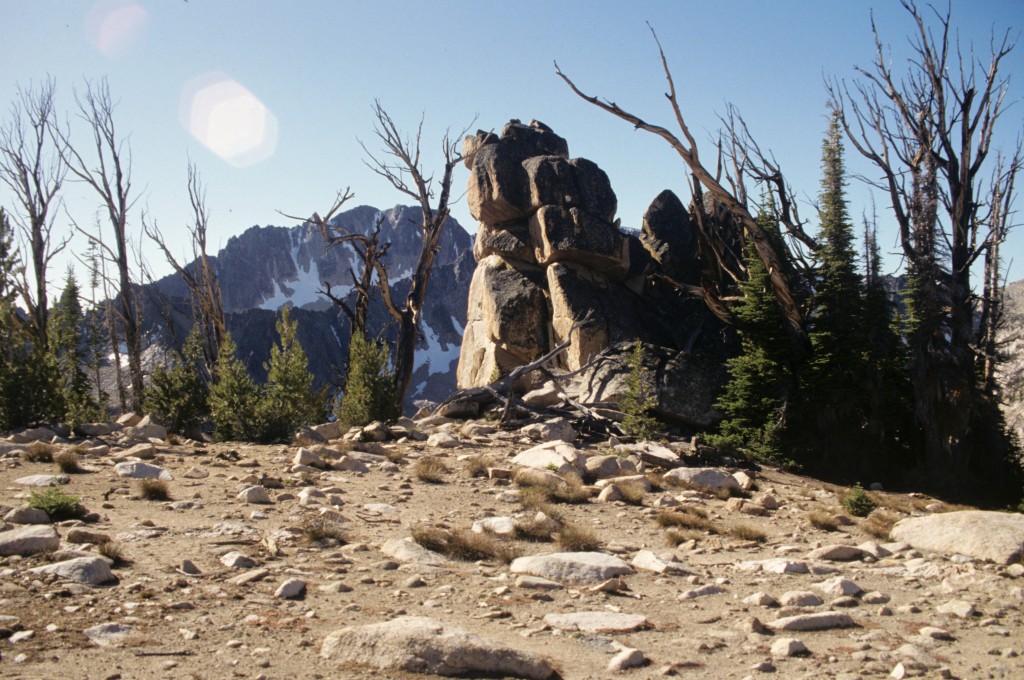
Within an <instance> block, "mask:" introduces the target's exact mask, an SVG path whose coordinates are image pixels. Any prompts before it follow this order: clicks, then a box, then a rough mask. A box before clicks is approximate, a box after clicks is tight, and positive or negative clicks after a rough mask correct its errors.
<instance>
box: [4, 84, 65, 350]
mask: <svg viewBox="0 0 1024 680" xmlns="http://www.w3.org/2000/svg"><path fill="white" fill-rule="evenodd" d="M56 89H57V87H56V83H55V82H54V80H53V79H52V78H50V79H47V80H46V81H44V82H43V83H41V84H39V86H38V87H31V86H30V87H29V88H28V89H22V88H20V87H19V88H18V95H17V98H16V99H15V100H14V102H13V103H12V104H11V109H10V117H9V118H8V119H7V120H5V121H4V123H3V125H2V126H0V180H3V183H4V184H6V185H7V186H8V187H9V188H10V190H11V191H12V192H13V194H14V198H15V210H14V211H13V214H12V217H13V218H14V223H15V224H16V225H17V226H18V229H19V231H20V233H21V237H22V238H23V239H24V241H25V242H26V243H27V244H28V249H27V253H26V254H27V255H28V256H29V258H30V259H31V261H32V267H31V269H32V276H33V279H34V281H33V282H32V283H31V284H30V283H29V281H28V268H27V267H26V268H25V269H24V270H23V272H22V281H21V282H20V284H19V288H20V293H21V298H22V300H23V301H24V303H25V307H26V308H27V309H28V313H29V317H30V319H31V324H30V326H29V328H30V329H31V335H32V341H33V344H35V346H36V347H38V348H39V349H45V348H46V347H47V344H48V339H47V333H46V326H47V315H48V312H47V309H48V302H47V292H46V288H47V285H46V273H47V271H48V269H49V267H50V262H51V261H52V260H53V258H54V257H55V256H56V255H57V254H58V253H60V252H61V251H62V250H64V248H65V246H67V244H68V241H69V240H70V236H66V237H64V238H56V237H55V235H54V233H53V228H54V219H55V218H56V216H57V214H58V212H59V209H58V208H59V205H60V199H59V195H60V191H61V187H62V186H63V183H64V178H65V176H66V174H67V166H66V165H65V162H64V158H63V149H62V145H63V144H64V142H63V140H62V139H61V138H60V137H59V136H57V135H55V134H54V124H55V122H56V120H55V119H56V112H55V110H54V98H55V94H56Z"/></svg>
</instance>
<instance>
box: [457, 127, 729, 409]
mask: <svg viewBox="0 0 1024 680" xmlns="http://www.w3.org/2000/svg"><path fill="white" fill-rule="evenodd" d="M463 157H464V158H465V159H466V164H467V165H468V166H469V168H470V174H469V180H468V186H467V191H466V199H467V203H468V205H469V209H470V213H471V214H472V215H473V217H474V218H475V219H477V220H479V222H480V224H479V226H478V229H477V235H476V242H475V245H474V249H473V254H474V256H475V258H476V260H477V263H478V265H477V269H476V273H475V274H474V277H473V284H472V286H471V287H470V292H469V298H470V299H469V310H468V315H467V322H466V332H465V334H464V335H463V339H462V352H461V356H460V359H459V370H458V383H459V386H460V387H474V386H479V385H484V384H488V383H490V382H492V381H493V380H494V379H495V378H496V377H497V376H500V375H504V374H506V373H508V372H509V371H511V370H512V369H514V368H516V367H518V366H522V365H525V364H528V363H530V362H531V361H533V360H535V359H537V358H539V357H541V356H543V355H544V354H546V353H547V352H549V351H550V350H552V349H553V348H554V347H556V346H558V345H559V344H561V343H563V342H566V341H568V347H567V349H566V350H565V351H564V352H563V353H562V354H560V355H559V356H558V357H557V359H556V360H555V362H556V364H557V365H559V366H560V367H561V368H564V369H567V370H569V371H576V370H578V369H580V368H581V367H584V366H586V365H587V364H588V363H590V362H591V361H593V360H595V358H596V357H598V356H599V355H603V354H604V353H608V352H610V353H608V354H607V356H605V358H604V359H603V360H602V361H601V362H600V364H599V365H598V366H595V367H593V368H592V369H591V370H589V371H588V372H586V373H584V375H586V376H589V378H588V382H587V384H582V383H581V384H580V385H579V386H578V389H579V392H578V394H579V395H580V396H582V397H584V398H585V399H586V400H587V401H592V402H599V401H615V400H617V399H618V398H619V397H621V387H622V386H621V381H620V380H617V379H616V376H617V375H619V374H621V373H622V372H623V370H624V367H625V357H626V356H627V354H628V351H624V350H625V349H628V346H629V344H630V343H632V342H633V341H634V340H637V339H640V340H642V341H643V342H645V343H647V344H649V345H651V346H652V352H651V357H652V366H651V370H652V374H653V375H656V376H657V380H658V383H659V384H658V387H659V392H660V405H659V409H660V411H661V412H662V415H665V416H668V417H670V418H675V419H676V420H679V421H682V422H687V423H690V424H692V425H694V426H698V427H708V426H709V425H711V424H713V422H714V421H715V420H716V418H717V417H718V414H717V413H716V412H715V411H714V409H713V407H712V403H713V401H714V398H715V396H716V394H717V391H718V388H719V387H720V386H721V384H722V382H723V381H724V378H725V367H724V365H725V359H726V358H727V357H728V356H729V353H730V351H731V347H732V343H733V341H734V339H733V338H732V334H731V333H730V332H729V331H728V330H726V329H725V328H723V326H722V324H721V323H720V322H719V321H718V320H717V319H715V318H714V317H713V316H712V315H711V314H710V312H709V311H708V310H707V308H706V307H705V306H704V304H703V303H702V302H700V301H698V300H695V299H688V298H684V297H682V296H680V295H679V294H678V293H676V292H675V291H674V290H672V289H671V288H670V287H668V286H665V285H664V284H662V285H658V284H657V283H656V279H655V278H654V277H653V275H656V274H664V275H669V276H671V277H672V278H673V279H674V280H676V281H678V282H679V283H684V284H688V285H698V286H699V285H700V277H701V272H702V269H703V263H702V262H701V261H700V259H699V256H698V247H697V235H696V230H695V227H694V222H693V219H692V217H691V215H690V213H689V211H687V210H686V209H685V208H683V206H682V203H680V201H679V199H678V198H676V196H675V195H674V194H673V193H672V192H670V191H665V192H662V193H661V194H660V195H659V196H658V197H657V198H656V199H655V201H654V203H652V205H651V207H650V208H649V209H648V211H647V214H646V215H645V216H644V220H643V229H642V230H641V231H639V232H630V231H629V230H624V229H621V228H620V226H619V221H618V220H616V218H615V213H616V209H617V205H618V201H617V199H616V196H615V192H614V191H613V190H612V187H611V183H610V182H609V180H608V176H607V175H606V174H605V173H604V171H602V170H601V169H600V168H599V167H598V166H597V165H596V164H595V163H593V162H591V161H589V160H587V159H585V158H571V157H570V155H569V146H568V143H567V142H566V141H565V140H564V139H563V138H562V137H560V136H558V135H557V134H555V132H554V131H553V130H551V129H550V128H548V127H547V126H546V125H544V124H543V123H540V122H537V121H532V122H531V123H529V124H523V123H521V122H520V121H517V120H513V121H511V122H509V123H508V124H507V125H505V127H504V129H503V130H502V131H501V134H500V135H495V134H493V133H489V132H483V131H481V132H478V133H477V134H476V135H475V136H471V137H467V138H466V139H465V141H464V143H463ZM702 209H703V208H702ZM707 217H708V218H709V219H711V217H710V216H707ZM588 315H589V320H588V321H586V322H585V323H583V324H582V325H576V324H577V322H579V321H580V320H581V319H584V317H587V316H588Z"/></svg>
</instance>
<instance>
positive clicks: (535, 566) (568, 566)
mask: <svg viewBox="0 0 1024 680" xmlns="http://www.w3.org/2000/svg"><path fill="white" fill-rule="evenodd" d="M509 570H510V571H511V572H512V573H513V574H531V575H533V576H540V577H541V578H546V579H551V580H553V581H562V582H566V583H589V582H596V581H604V580H607V579H610V578H614V577H616V576H621V575H623V574H629V573H632V572H633V568H632V567H630V566H629V565H628V564H626V563H625V562H624V561H622V560H621V559H619V558H618V557H615V556H614V555H606V554H604V553H599V552H569V553H550V554H547V555H529V556H527V557H520V558H518V559H516V560H513V562H512V564H511V565H509Z"/></svg>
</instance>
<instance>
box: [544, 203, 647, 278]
mask: <svg viewBox="0 0 1024 680" xmlns="http://www.w3.org/2000/svg"><path fill="white" fill-rule="evenodd" d="M530 239H531V241H532V242H533V246H534V252H535V254H536V258H537V262H539V263H541V264H545V265H547V264H552V263H554V262H574V263H577V264H581V265H585V266H587V267H589V268H590V269H593V270H595V271H598V272H601V273H603V274H606V275H607V276H608V277H609V278H611V279H613V280H616V281H620V280H622V279H623V278H625V275H626V272H628V271H629V249H628V247H627V245H626V242H625V238H624V237H623V236H622V234H620V233H619V231H618V229H616V228H615V226H614V225H613V224H611V223H609V222H604V221H601V220H598V219H595V218H594V217H592V216H591V215H590V214H589V213H586V212H583V211H582V210H580V209H579V208H569V209H566V208H560V207H557V206H550V205H549V206H544V207H543V208H541V209H539V210H538V211H537V212H536V214H534V215H533V217H531V218H530Z"/></svg>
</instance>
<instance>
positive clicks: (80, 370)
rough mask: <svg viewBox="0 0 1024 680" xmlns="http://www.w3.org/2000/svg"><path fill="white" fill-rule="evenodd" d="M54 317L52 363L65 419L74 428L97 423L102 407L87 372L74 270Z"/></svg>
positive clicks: (52, 321) (50, 326) (50, 328)
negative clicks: (99, 405)
mask: <svg viewBox="0 0 1024 680" xmlns="http://www.w3.org/2000/svg"><path fill="white" fill-rule="evenodd" d="M51 315H52V316H51V318H50V321H49V323H48V324H47V326H48V332H49V336H50V343H49V350H50V352H51V353H52V357H51V358H50V360H51V361H52V362H53V363H54V365H55V368H56V380H57V384H58V389H59V390H60V393H61V402H62V405H63V410H64V417H65V419H66V420H68V421H69V422H70V423H71V424H72V425H75V424H78V423H83V422H91V421H94V420H97V419H98V418H99V407H98V405H97V404H96V401H95V400H94V399H93V397H92V385H91V383H90V381H89V376H88V375H87V374H86V372H85V364H86V349H85V344H84V338H83V334H82V330H83V327H84V322H85V314H84V313H83V311H82V301H81V296H80V292H79V288H78V281H77V280H76V279H75V272H74V270H73V269H71V268H70V267H69V268H68V271H67V274H66V276H65V278H64V290H63V291H62V292H61V295H60V299H59V300H58V301H57V304H56V305H54V307H53V309H52V310H51Z"/></svg>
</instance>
